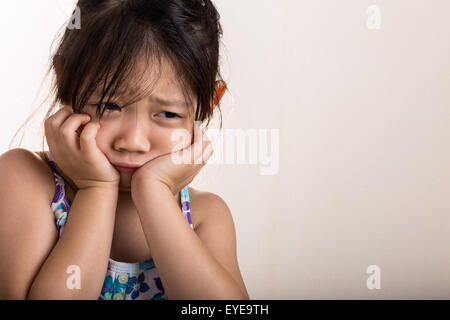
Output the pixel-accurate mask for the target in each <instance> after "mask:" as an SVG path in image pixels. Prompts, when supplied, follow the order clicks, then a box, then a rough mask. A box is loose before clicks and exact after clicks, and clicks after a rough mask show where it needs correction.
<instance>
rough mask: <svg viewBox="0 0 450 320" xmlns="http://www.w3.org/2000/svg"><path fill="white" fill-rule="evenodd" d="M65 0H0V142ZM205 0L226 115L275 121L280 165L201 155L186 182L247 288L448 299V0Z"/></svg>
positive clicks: (41, 65) (22, 112)
mask: <svg viewBox="0 0 450 320" xmlns="http://www.w3.org/2000/svg"><path fill="white" fill-rule="evenodd" d="M66 3H69V4H70V3H71V1H68V2H67V1H63V0H61V1H56V0H45V1H33V0H27V1H8V2H6V1H5V2H2V10H1V13H2V14H1V19H0V39H1V43H2V50H1V51H0V54H1V57H0V64H1V75H0V86H1V90H0V92H1V93H0V94H1V103H2V107H1V108H0V122H1V124H0V148H1V149H0V151H1V153H3V152H5V151H6V150H7V149H8V144H9V142H10V140H11V139H12V137H13V134H14V133H15V132H16V130H17V129H18V128H19V126H20V125H21V124H22V123H23V121H24V120H25V119H26V117H27V116H29V115H30V112H31V111H32V110H34V108H36V107H37V106H36V99H35V98H36V95H37V93H38V89H39V86H40V84H41V80H42V78H43V76H44V71H45V68H46V66H47V63H48V61H49V54H50V45H51V42H52V40H53V38H54V36H55V35H56V32H57V31H58V29H59V28H60V27H61V26H63V23H64V21H66V20H65V19H66V18H67V17H68V15H69V14H70V11H71V10H70V7H67V6H65V4H66ZM214 3H215V4H216V6H217V8H218V10H219V12H220V14H221V17H222V19H221V22H222V25H223V28H224V37H223V39H222V42H223V53H222V56H223V58H222V67H223V73H224V76H225V80H226V81H227V82H228V84H229V87H230V90H231V92H232V96H231V95H227V96H226V97H225V98H224V102H223V105H222V109H223V113H224V123H223V125H224V128H242V129H248V128H253V129H260V128H261V129H279V130H280V145H279V158H280V169H279V172H278V174H276V175H272V176H263V175H261V174H260V166H258V165H214V164H212V165H209V166H207V167H206V168H205V169H204V170H203V171H202V173H201V175H200V176H199V177H198V179H196V181H194V182H195V183H193V185H192V186H193V187H197V188H199V189H202V190H207V191H211V192H214V193H217V194H218V195H220V196H221V197H222V198H223V199H224V200H225V201H226V202H227V204H228V205H229V207H230V209H231V211H232V214H233V217H234V221H235V225H236V232H237V240H238V258H239V264H240V268H241V271H242V274H243V277H244V280H245V283H246V285H247V288H248V291H249V294H250V297H251V298H252V299H416V298H425V299H427V298H446V299H448V298H450V232H449V231H450V224H449V223H450V219H449V209H450V152H449V147H448V141H449V138H450V125H449V120H450V90H449V85H450V63H449V57H450V41H449V39H450V19H449V14H450V2H448V1H444V0H434V1H432V2H430V1H425V0H421V1H413V0H411V1H406V0H397V1H377V2H376V3H374V2H372V1H362V0H358V1H356V0H346V1H334V0H309V1H299V0H295V1H294V0H282V1H280V0H278V1H275V0H245V1H236V0H220V1H219V0H216V1H214ZM372 4H376V5H378V6H379V7H380V9H381V14H382V20H381V29H379V30H369V29H368V28H367V27H366V21H367V19H368V15H367V13H366V9H367V8H368V7H369V6H370V5H372ZM67 8H68V9H67ZM64 13H66V15H65V14H64ZM44 111H45V110H44V109H43V111H42V112H44ZM32 138H35V136H34V135H32ZM22 147H27V148H30V149H32V150H38V146H36V147H35V146H31V145H30V146H28V145H22ZM369 265H377V266H379V267H380V268H381V289H379V290H368V289H367V287H366V279H367V277H368V276H369V274H367V273H366V268H367V267H368V266H369Z"/></svg>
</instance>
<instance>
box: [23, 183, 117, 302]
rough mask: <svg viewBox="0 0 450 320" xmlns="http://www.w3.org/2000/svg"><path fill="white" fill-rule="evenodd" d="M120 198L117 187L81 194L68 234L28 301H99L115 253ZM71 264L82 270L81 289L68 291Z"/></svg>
mask: <svg viewBox="0 0 450 320" xmlns="http://www.w3.org/2000/svg"><path fill="white" fill-rule="evenodd" d="M117 196H118V191H117V190H116V189H115V188H90V189H83V190H80V191H78V192H77V194H76V196H75V199H74V202H73V204H72V207H71V209H70V214H69V215H68V219H67V222H66V226H65V228H64V232H63V233H62V235H61V237H60V239H59V241H58V242H57V243H56V245H55V247H54V248H53V250H52V252H51V253H50V255H49V256H48V258H47V259H46V261H45V263H44V264H43V265H42V267H41V269H40V271H39V273H38V274H37V276H36V278H35V279H34V281H33V284H32V286H31V289H30V291H29V293H28V296H27V298H28V299H72V300H74V299H83V300H86V299H94V300H97V299H98V297H99V295H100V291H101V288H102V285H103V282H104V280H105V274H106V269H107V267H108V257H109V254H110V251H111V243H112V235H113V231H114V220H115V211H116V206H117ZM70 265H77V266H79V268H80V273H81V288H80V289H68V288H67V285H66V281H67V279H68V277H69V276H70V273H66V271H67V268H68V267H69V266H70Z"/></svg>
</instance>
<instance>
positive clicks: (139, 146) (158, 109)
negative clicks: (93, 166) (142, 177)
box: [84, 68, 197, 192]
mask: <svg viewBox="0 0 450 320" xmlns="http://www.w3.org/2000/svg"><path fill="white" fill-rule="evenodd" d="M166 70H167V69H166ZM166 70H165V69H164V68H163V72H162V74H161V77H160V79H159V81H158V82H157V84H156V86H155V87H154V89H153V91H152V93H151V94H150V95H149V96H146V97H144V98H142V99H141V100H140V101H137V102H134V103H133V104H130V105H127V106H126V107H125V108H123V109H122V111H120V109H118V108H122V107H123V101H121V100H122V99H121V98H120V94H119V95H118V98H112V99H111V103H103V105H102V108H105V112H104V114H103V116H102V118H101V119H100V120H99V116H97V115H96V109H97V103H98V102H99V101H100V98H101V97H100V96H99V95H97V94H94V95H92V97H91V98H90V99H89V102H88V104H87V105H86V106H85V109H84V111H85V112H86V113H88V114H89V115H90V116H91V122H99V123H100V129H99V131H98V134H97V137H96V142H97V146H98V147H99V149H100V150H101V151H102V152H103V153H104V154H105V156H106V157H107V158H108V160H109V162H110V163H111V164H113V165H118V164H129V165H140V166H142V165H144V164H145V163H146V162H148V161H150V160H152V159H154V158H156V157H158V156H160V155H164V154H169V153H171V152H174V151H177V150H180V149H179V146H178V148H177V149H176V150H175V149H174V147H175V146H177V145H179V143H180V140H177V141H172V139H171V137H172V133H173V132H174V130H176V129H185V130H187V132H189V133H190V134H191V136H192V134H193V125H194V115H195V111H196V110H195V108H196V104H197V101H196V99H195V98H193V100H192V101H193V107H192V109H191V110H190V111H191V112H189V108H190V107H188V105H187V104H188V103H189V102H188V101H186V100H185V98H184V96H183V93H182V90H181V88H180V87H179V85H178V82H176V81H174V75H173V73H172V72H170V71H169V70H167V71H168V72H166ZM165 101H168V102H170V103H167V104H166V103H165ZM188 145H189V144H187V145H185V146H183V148H185V147H187V146H188ZM120 176H121V179H120V185H119V189H120V190H121V191H126V192H129V191H131V188H130V182H131V176H132V172H120Z"/></svg>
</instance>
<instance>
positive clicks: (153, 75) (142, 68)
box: [94, 58, 197, 107]
mask: <svg viewBox="0 0 450 320" xmlns="http://www.w3.org/2000/svg"><path fill="white" fill-rule="evenodd" d="M178 80H179V77H178V76H177V74H176V72H175V71H174V68H173V66H172V64H171V63H168V61H167V60H166V59H163V58H162V59H161V63H150V61H145V60H143V59H140V60H139V62H137V63H136V67H135V69H134V70H133V72H132V75H131V76H130V77H128V78H127V79H126V81H124V83H123V84H122V85H121V86H120V87H118V88H117V89H116V92H115V94H114V95H113V97H115V98H121V99H128V98H129V99H133V97H135V96H139V98H140V99H142V98H147V99H150V100H151V101H154V102H156V103H158V104H161V105H174V106H182V107H190V106H193V107H195V106H196V102H197V101H196V98H195V96H194V95H193V94H192V93H191V92H189V90H188V88H185V90H183V88H182V87H181V85H182V83H181V82H180V81H178ZM107 83H109V82H107ZM102 89H103V88H97V89H96V90H95V91H94V96H97V97H99V96H101V94H102V91H103V90H102ZM112 91H113V89H111V90H110V91H109V92H108V94H110V93H111V94H112ZM189 98H190V100H189Z"/></svg>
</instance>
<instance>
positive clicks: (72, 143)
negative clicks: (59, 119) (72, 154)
mask: <svg viewBox="0 0 450 320" xmlns="http://www.w3.org/2000/svg"><path fill="white" fill-rule="evenodd" d="M90 120H91V117H90V116H89V115H86V114H72V115H71V116H70V117H69V118H67V119H66V121H64V123H63V124H62V125H61V127H60V134H61V135H62V136H63V138H64V140H65V141H66V145H68V146H69V147H70V148H71V149H72V150H73V151H75V150H77V151H78V150H79V148H80V146H79V144H78V141H79V135H78V132H77V130H78V129H79V128H80V126H82V125H85V124H86V123H88V122H89V121H90Z"/></svg>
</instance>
